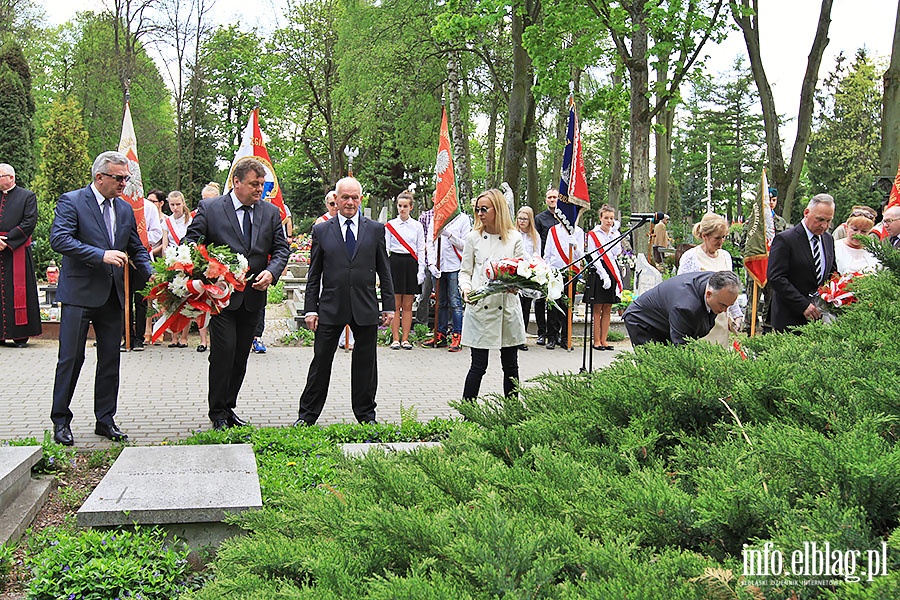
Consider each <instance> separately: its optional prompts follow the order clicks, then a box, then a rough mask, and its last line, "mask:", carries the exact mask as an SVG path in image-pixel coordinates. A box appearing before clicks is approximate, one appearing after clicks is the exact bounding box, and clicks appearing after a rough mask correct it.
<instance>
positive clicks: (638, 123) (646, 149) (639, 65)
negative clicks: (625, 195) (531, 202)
mask: <svg viewBox="0 0 900 600" xmlns="http://www.w3.org/2000/svg"><path fill="white" fill-rule="evenodd" d="M723 3H724V0H688V2H687V3H686V4H685V3H682V2H671V3H666V4H657V3H653V2H645V1H644V0H587V5H588V6H589V7H590V9H591V11H592V12H593V13H594V14H595V15H596V16H597V17H598V18H599V20H600V23H601V24H602V25H603V27H604V28H606V30H607V31H608V32H609V34H610V36H611V37H612V40H613V42H614V44H615V47H616V52H617V53H618V55H619V57H620V59H621V60H622V63H623V64H624V65H625V68H626V69H627V71H628V77H629V84H630V88H631V102H630V107H629V125H630V141H629V147H630V149H631V169H630V174H631V192H630V196H631V208H632V210H636V211H641V212H646V211H649V210H650V130H651V126H652V124H653V119H654V117H655V116H656V115H657V114H658V113H660V111H662V110H664V109H666V108H667V107H670V103H671V102H672V101H673V100H675V99H676V98H677V95H678V92H679V88H680V86H681V83H682V81H683V80H684V78H685V77H686V76H687V74H688V72H689V71H690V69H691V67H692V66H693V65H694V63H695V62H696V60H697V58H698V57H699V56H700V53H701V51H702V50H703V47H704V45H705V44H706V42H707V41H709V40H710V39H711V38H713V37H715V36H717V35H718V34H719V33H720V32H721V31H722V28H723V27H724V23H723V19H721V18H720V16H721V9H722V6H723ZM651 56H656V57H657V58H658V59H659V58H661V57H662V58H665V61H666V63H667V64H668V66H667V67H666V68H665V71H666V72H667V73H668V75H667V77H665V78H664V81H660V82H658V85H657V86H655V87H656V89H655V90H651V86H650V66H651V65H650V57H651ZM651 92H653V94H651ZM651 95H652V97H653V98H654V104H653V105H652V106H651V103H650V98H651Z"/></svg>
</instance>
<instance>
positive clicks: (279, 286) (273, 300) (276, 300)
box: [266, 279, 285, 304]
mask: <svg viewBox="0 0 900 600" xmlns="http://www.w3.org/2000/svg"><path fill="white" fill-rule="evenodd" d="M284 299H285V295H284V281H282V280H280V279H279V280H278V283H276V284H275V285H270V286H269V288H268V289H267V290H266V302H267V303H269V304H281V303H282V302H284Z"/></svg>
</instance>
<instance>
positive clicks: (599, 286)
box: [584, 260, 619, 304]
mask: <svg viewBox="0 0 900 600" xmlns="http://www.w3.org/2000/svg"><path fill="white" fill-rule="evenodd" d="M594 269H603V270H604V271H606V275H607V276H608V277H609V280H610V282H612V285H611V286H609V289H608V290H607V289H604V288H603V280H602V279H601V278H600V276H598V275H597V272H596V271H595V270H594ZM617 292H618V289H617V288H616V278H615V277H613V274H612V273H610V272H609V268H608V267H607V266H606V265H605V264H604V263H603V261H602V260H598V261H597V262H595V263H594V265H593V266H592V267H591V268H590V271H589V272H588V277H587V285H586V286H585V288H584V303H585V304H616V303H618V302H619V297H618V296H617V295H616V293H617Z"/></svg>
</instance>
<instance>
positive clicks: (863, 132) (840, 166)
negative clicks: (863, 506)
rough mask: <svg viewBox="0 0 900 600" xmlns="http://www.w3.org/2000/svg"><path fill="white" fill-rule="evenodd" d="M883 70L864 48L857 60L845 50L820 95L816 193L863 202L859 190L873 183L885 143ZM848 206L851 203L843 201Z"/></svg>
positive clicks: (811, 160)
mask: <svg viewBox="0 0 900 600" xmlns="http://www.w3.org/2000/svg"><path fill="white" fill-rule="evenodd" d="M880 83H881V82H880V81H879V77H878V69H877V67H876V65H875V63H874V62H873V61H872V59H871V58H870V57H869V55H868V53H867V52H866V51H865V49H861V50H858V51H857V52H856V56H855V58H854V60H853V64H852V65H849V66H848V65H846V59H845V57H844V55H843V53H841V54H839V55H838V57H837V59H836V64H835V68H834V70H833V71H832V72H831V73H830V74H829V75H828V76H827V77H826V78H825V81H824V82H823V85H822V86H821V87H820V90H819V93H818V94H817V95H816V100H817V104H818V106H819V110H818V111H817V114H816V118H815V123H814V128H813V131H812V133H811V135H810V141H809V156H808V159H807V165H808V167H809V178H810V183H811V187H812V191H813V192H829V193H830V194H832V195H833V196H834V197H835V198H842V197H844V198H846V197H852V198H854V201H861V198H859V190H860V189H862V190H866V189H867V188H869V187H870V186H871V183H872V176H873V175H874V174H876V173H877V172H878V166H879V165H878V151H879V149H880V147H881V136H880V132H881V129H882V128H881V126H880V120H881V98H882V91H881V89H880V88H881V86H880ZM875 206H877V202H876V203H875ZM840 208H841V209H842V210H841V211H840V213H839V215H838V216H839V217H840V216H843V212H844V209H846V210H847V211H849V203H843V205H842V206H841V207H840Z"/></svg>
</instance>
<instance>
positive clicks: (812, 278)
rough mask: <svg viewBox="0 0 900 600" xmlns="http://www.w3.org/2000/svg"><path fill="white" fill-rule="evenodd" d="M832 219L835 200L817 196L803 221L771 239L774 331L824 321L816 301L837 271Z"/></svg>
mask: <svg viewBox="0 0 900 600" xmlns="http://www.w3.org/2000/svg"><path fill="white" fill-rule="evenodd" d="M833 218H834V198H832V197H831V196H830V195H829V194H816V195H815V196H813V197H812V199H810V201H809V204H808V205H807V206H806V208H805V209H804V210H803V220H802V221H801V222H800V223H798V224H797V225H795V226H794V227H792V228H791V229H788V230H787V231H784V232H782V233H779V234H778V235H776V236H775V238H774V239H773V240H772V247H771V248H770V250H769V268H768V271H767V276H768V280H769V287H770V288H771V290H772V306H771V308H770V318H771V320H772V329H774V330H775V331H785V330H786V329H787V328H788V327H793V326H797V325H804V324H806V323H807V322H809V321H816V320H818V319H821V318H822V311H820V310H819V309H818V308H817V307H816V305H815V303H814V301H813V298H814V296H815V293H816V290H817V289H818V287H819V286H820V285H822V284H823V283H825V281H826V280H827V279H828V278H829V277H830V276H831V274H832V273H834V271H835V269H836V266H835V260H834V238H832V237H831V234H830V233H828V227H829V226H831V221H832V219H833Z"/></svg>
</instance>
